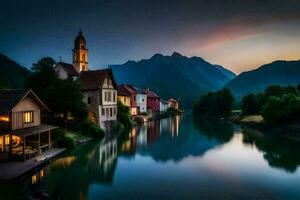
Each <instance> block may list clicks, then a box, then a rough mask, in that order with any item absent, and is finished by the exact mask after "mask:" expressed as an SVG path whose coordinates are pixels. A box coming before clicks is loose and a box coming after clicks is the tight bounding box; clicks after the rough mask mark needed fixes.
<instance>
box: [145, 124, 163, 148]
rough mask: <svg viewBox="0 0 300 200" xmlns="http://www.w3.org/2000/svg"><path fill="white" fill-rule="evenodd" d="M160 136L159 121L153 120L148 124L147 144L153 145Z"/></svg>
mask: <svg viewBox="0 0 300 200" xmlns="http://www.w3.org/2000/svg"><path fill="white" fill-rule="evenodd" d="M159 136H160V121H159V120H155V121H151V122H149V124H148V135H147V142H148V145H149V144H153V143H154V142H155V141H156V140H157V139H158V138H159Z"/></svg>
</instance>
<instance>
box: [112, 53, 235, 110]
mask: <svg viewBox="0 0 300 200" xmlns="http://www.w3.org/2000/svg"><path fill="white" fill-rule="evenodd" d="M111 67H112V69H113V72H114V75H115V77H116V80H117V82H118V84H121V83H128V84H132V85H136V86H138V87H141V88H150V89H152V90H154V91H155V92H156V93H157V94H158V95H160V96H161V97H162V98H164V99H167V98H169V97H174V98H180V99H181V102H182V103H183V105H184V106H185V107H191V106H192V104H193V102H194V101H195V100H196V99H197V98H198V97H199V96H200V95H201V94H203V93H205V92H207V91H212V90H217V89H220V88H222V87H224V85H225V84H226V83H228V82H229V81H230V80H231V79H232V78H233V77H234V76H235V74H233V73H232V72H230V71H229V70H226V69H225V68H223V67H221V66H218V65H212V64H210V63H208V62H206V61H205V60H203V59H202V58H199V57H191V58H188V57H186V56H182V55H180V54H179V53H176V52H175V53H173V54H172V55H171V56H163V55H161V54H155V55H154V56H152V57H151V58H150V59H143V60H141V61H138V62H135V61H128V62H126V63H125V64H123V65H114V66H111Z"/></svg>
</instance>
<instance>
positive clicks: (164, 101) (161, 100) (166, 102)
mask: <svg viewBox="0 0 300 200" xmlns="http://www.w3.org/2000/svg"><path fill="white" fill-rule="evenodd" d="M160 102H162V103H165V104H168V103H169V102H168V101H166V100H163V99H160Z"/></svg>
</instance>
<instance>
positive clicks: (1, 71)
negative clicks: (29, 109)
mask: <svg viewBox="0 0 300 200" xmlns="http://www.w3.org/2000/svg"><path fill="white" fill-rule="evenodd" d="M30 74H31V72H30V71H29V70H28V69H27V68H25V67H23V66H21V65H19V64H18V63H16V62H15V61H13V60H12V59H10V58H8V57H7V56H5V55H3V54H1V53H0V88H24V87H25V81H26V79H27V78H28V77H29V76H30Z"/></svg>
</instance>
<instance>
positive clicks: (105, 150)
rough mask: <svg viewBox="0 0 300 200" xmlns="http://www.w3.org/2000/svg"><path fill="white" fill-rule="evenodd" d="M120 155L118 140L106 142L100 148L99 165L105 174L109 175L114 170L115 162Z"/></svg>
mask: <svg viewBox="0 0 300 200" xmlns="http://www.w3.org/2000/svg"><path fill="white" fill-rule="evenodd" d="M117 155H118V143H117V139H114V140H111V141H105V143H104V144H102V145H100V147H99V164H100V166H102V170H103V173H104V174H107V173H108V172H109V171H111V170H112V169H113V166H114V162H115V160H116V158H117Z"/></svg>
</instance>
